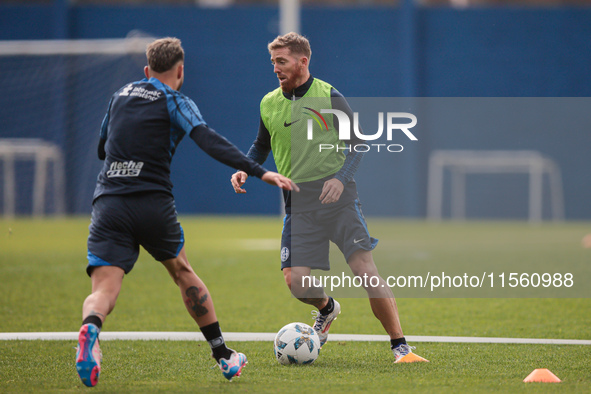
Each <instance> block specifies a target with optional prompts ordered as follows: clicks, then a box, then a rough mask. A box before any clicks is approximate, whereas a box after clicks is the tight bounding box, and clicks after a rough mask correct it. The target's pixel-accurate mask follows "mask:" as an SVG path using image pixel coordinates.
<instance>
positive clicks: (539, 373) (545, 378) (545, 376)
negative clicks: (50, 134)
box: [523, 368, 562, 383]
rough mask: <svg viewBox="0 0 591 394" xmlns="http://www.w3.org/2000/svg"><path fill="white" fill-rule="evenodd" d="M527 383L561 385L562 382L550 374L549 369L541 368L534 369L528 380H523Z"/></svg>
mask: <svg viewBox="0 0 591 394" xmlns="http://www.w3.org/2000/svg"><path fill="white" fill-rule="evenodd" d="M523 381H524V382H525V383H531V382H543V383H560V382H562V380H560V379H558V376H556V375H554V374H553V373H552V372H550V370H549V369H546V368H540V369H534V371H533V372H532V373H530V374H529V375H527V378H525V379H523Z"/></svg>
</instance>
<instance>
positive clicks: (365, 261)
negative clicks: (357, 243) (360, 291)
mask: <svg viewBox="0 0 591 394" xmlns="http://www.w3.org/2000/svg"><path fill="white" fill-rule="evenodd" d="M349 267H351V271H353V274H354V275H356V276H364V275H367V276H377V275H379V274H378V268H377V267H376V264H375V262H374V261H373V257H372V254H371V252H370V251H367V250H359V251H357V252H355V253H354V254H353V255H352V256H351V257H350V258H349Z"/></svg>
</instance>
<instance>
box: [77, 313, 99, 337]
mask: <svg viewBox="0 0 591 394" xmlns="http://www.w3.org/2000/svg"><path fill="white" fill-rule="evenodd" d="M89 323H90V324H94V325H95V326H97V327H98V330H99V333H100V332H101V328H103V321H102V320H101V319H100V317H98V316H97V315H90V316H86V319H84V320H83V321H82V325H85V324H89Z"/></svg>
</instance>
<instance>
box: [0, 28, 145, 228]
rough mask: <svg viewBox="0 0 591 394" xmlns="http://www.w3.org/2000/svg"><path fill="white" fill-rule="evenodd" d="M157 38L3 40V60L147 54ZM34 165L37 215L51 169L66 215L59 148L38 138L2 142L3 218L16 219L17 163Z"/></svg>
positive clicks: (0, 45)
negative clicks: (21, 57) (23, 57)
mask: <svg viewBox="0 0 591 394" xmlns="http://www.w3.org/2000/svg"><path fill="white" fill-rule="evenodd" d="M153 40H154V37H148V36H136V37H130V38H123V39H97V40H94V39H83V40H11V41H0V57H7V56H59V55H126V54H143V53H145V51H146V46H147V45H148V44H149V43H150V42H152V41H153ZM17 160H25V161H27V160H29V161H33V162H34V168H35V169H34V175H33V187H32V193H33V209H32V213H33V216H36V217H38V216H44V215H45V212H46V209H45V193H46V190H47V188H48V186H49V184H48V181H49V179H48V173H49V171H48V170H49V166H50V165H51V166H52V169H53V177H52V179H51V181H52V182H53V191H54V200H55V214H56V215H63V214H64V213H65V204H66V203H65V170H64V159H63V153H62V150H61V149H60V147H59V146H57V145H55V144H53V143H51V142H49V141H44V140H41V139H35V138H4V139H0V162H1V163H2V167H3V170H2V171H3V180H4V181H3V184H2V188H3V191H2V193H3V199H4V201H3V211H2V213H3V215H4V216H5V217H7V218H11V217H14V215H15V203H16V199H17V196H16V184H15V177H16V174H15V166H14V164H15V161H17Z"/></svg>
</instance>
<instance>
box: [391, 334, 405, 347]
mask: <svg viewBox="0 0 591 394" xmlns="http://www.w3.org/2000/svg"><path fill="white" fill-rule="evenodd" d="M403 344H404V345H406V339H405V338H404V337H402V338H396V339H390V349H394V348H395V347H396V346H398V345H403Z"/></svg>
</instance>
